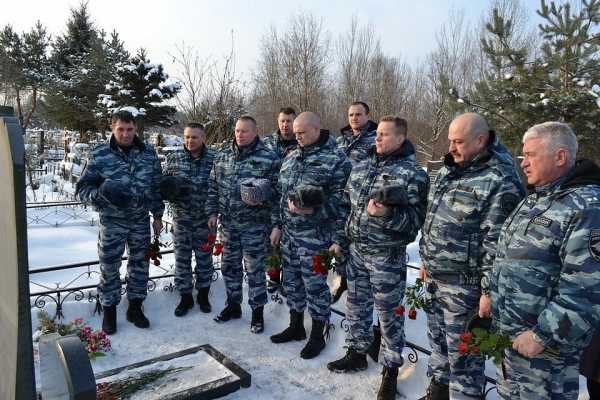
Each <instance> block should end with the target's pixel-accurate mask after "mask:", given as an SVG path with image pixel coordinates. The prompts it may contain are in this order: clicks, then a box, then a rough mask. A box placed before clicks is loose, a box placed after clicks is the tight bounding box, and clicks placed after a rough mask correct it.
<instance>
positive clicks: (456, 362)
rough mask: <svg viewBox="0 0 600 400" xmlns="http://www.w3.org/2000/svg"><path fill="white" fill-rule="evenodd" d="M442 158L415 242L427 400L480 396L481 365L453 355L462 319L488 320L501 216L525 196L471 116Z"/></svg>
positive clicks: (454, 129)
mask: <svg viewBox="0 0 600 400" xmlns="http://www.w3.org/2000/svg"><path fill="white" fill-rule="evenodd" d="M448 140H449V141H450V146H449V153H448V154H447V155H446V156H445V157H444V166H443V167H442V169H441V170H440V172H439V174H438V176H437V177H436V180H435V182H434V183H433V185H432V187H431V188H430V190H429V198H428V204H427V216H426V218H425V223H424V224H423V229H422V231H421V232H422V237H421V242H420V253H421V260H422V265H421V276H422V277H423V278H426V282H427V284H428V296H429V300H430V307H429V308H428V310H426V311H427V319H428V321H427V322H428V329H429V342H430V345H431V349H432V354H431V356H430V357H429V375H430V376H432V379H431V383H430V385H429V388H428V389H427V396H426V397H425V398H426V399H430V400H441V399H448V398H450V399H479V398H481V397H482V396H483V391H484V388H485V374H484V360H483V358H482V357H481V356H479V355H476V354H461V353H460V352H459V351H458V344H459V343H460V340H459V336H460V334H461V333H463V332H464V331H465V328H466V324H467V321H468V320H469V318H470V317H471V316H472V315H473V314H474V313H476V312H477V310H479V315H480V316H482V317H489V315H490V292H489V290H490V288H489V276H490V273H491V269H492V264H493V261H494V256H495V254H496V242H497V240H498V235H499V234H500V228H501V227H502V224H503V223H504V221H505V219H506V217H507V216H508V215H509V214H510V212H511V211H512V210H513V209H514V208H515V206H516V205H517V204H518V202H519V201H520V200H521V198H522V197H523V195H524V190H523V188H522V185H521V181H520V179H519V175H518V173H517V171H516V168H515V165H514V162H513V160H512V156H511V154H510V153H509V152H508V151H507V150H506V148H504V146H502V145H501V144H500V142H499V140H498V138H497V137H496V136H495V134H494V133H493V132H492V131H490V129H489V127H488V125H487V123H486V122H485V120H484V119H483V118H482V117H481V116H479V115H477V114H473V113H467V114H462V115H460V116H458V117H456V118H455V119H454V120H453V121H452V123H451V124H450V127H449V129H448Z"/></svg>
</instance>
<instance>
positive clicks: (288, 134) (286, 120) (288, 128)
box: [277, 113, 296, 140]
mask: <svg viewBox="0 0 600 400" xmlns="http://www.w3.org/2000/svg"><path fill="white" fill-rule="evenodd" d="M294 118H296V116H295V115H294V114H284V113H279V117H277V126H278V127H279V132H281V136H282V137H283V138H284V139H286V140H290V139H293V138H294V132H293V130H292V127H293V124H294Z"/></svg>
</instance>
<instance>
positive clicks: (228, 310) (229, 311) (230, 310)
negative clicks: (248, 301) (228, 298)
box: [215, 303, 242, 322]
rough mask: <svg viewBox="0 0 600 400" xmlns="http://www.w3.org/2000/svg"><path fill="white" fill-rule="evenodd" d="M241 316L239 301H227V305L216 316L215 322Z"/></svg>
mask: <svg viewBox="0 0 600 400" xmlns="http://www.w3.org/2000/svg"><path fill="white" fill-rule="evenodd" d="M241 317H242V307H241V306H240V304H239V303H227V306H226V307H225V308H224V309H223V311H221V314H219V315H218V316H217V317H216V318H215V321H216V322H227V321H229V320H230V319H238V318H241Z"/></svg>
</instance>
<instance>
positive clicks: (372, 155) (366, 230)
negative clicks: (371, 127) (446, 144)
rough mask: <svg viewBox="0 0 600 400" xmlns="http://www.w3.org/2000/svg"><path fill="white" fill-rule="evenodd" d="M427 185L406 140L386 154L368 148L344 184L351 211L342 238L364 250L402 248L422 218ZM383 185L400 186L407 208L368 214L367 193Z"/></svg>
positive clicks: (392, 208)
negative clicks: (391, 152) (384, 213)
mask: <svg viewBox="0 0 600 400" xmlns="http://www.w3.org/2000/svg"><path fill="white" fill-rule="evenodd" d="M428 184H429V181H428V179H427V174H426V173H425V171H424V170H423V169H422V168H421V167H419V166H418V165H417V163H416V159H415V148H414V146H413V145H412V143H411V142H410V141H409V140H405V141H404V143H403V144H402V147H401V148H400V149H398V150H397V151H396V152H394V153H393V154H390V155H387V156H378V155H377V154H376V152H375V147H372V148H371V150H370V151H369V154H368V158H366V159H364V160H362V161H361V162H359V163H358V164H355V165H354V167H353V168H352V172H351V173H350V178H349V179H348V183H347V185H346V192H347V193H348V194H349V197H350V205H351V210H350V215H349V217H348V220H347V223H346V229H345V238H347V240H348V242H353V243H355V244H356V245H359V246H364V248H365V250H369V249H377V248H392V247H397V248H400V249H402V250H404V248H405V247H406V245H407V244H409V243H411V242H412V241H414V240H415V238H416V237H417V234H418V232H419V229H421V225H422V224H423V220H424V219H425V210H426V205H427V186H428ZM385 186H401V187H403V188H404V189H405V190H406V192H407V195H408V203H409V205H408V207H406V208H400V207H398V206H395V207H391V210H390V213H389V214H388V215H386V216H381V217H379V216H377V217H375V216H371V215H369V214H368V213H367V205H368V203H369V195H371V194H373V193H374V192H376V191H377V190H379V189H381V188H383V187H385ZM340 244H341V245H342V246H343V247H345V246H344V245H345V244H342V243H340Z"/></svg>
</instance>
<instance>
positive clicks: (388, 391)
mask: <svg viewBox="0 0 600 400" xmlns="http://www.w3.org/2000/svg"><path fill="white" fill-rule="evenodd" d="M397 380H398V367H383V371H381V386H379V392H377V400H394V399H395V398H396V382H397Z"/></svg>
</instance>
